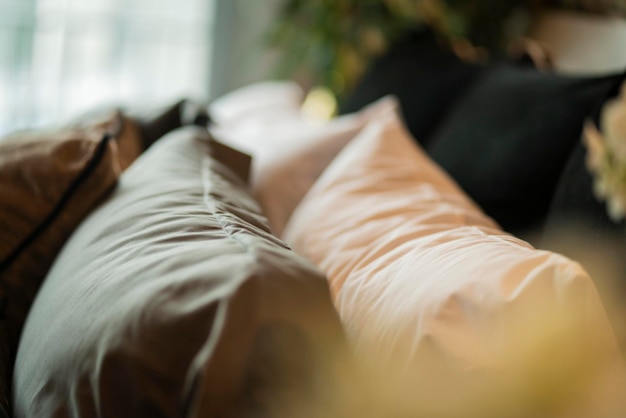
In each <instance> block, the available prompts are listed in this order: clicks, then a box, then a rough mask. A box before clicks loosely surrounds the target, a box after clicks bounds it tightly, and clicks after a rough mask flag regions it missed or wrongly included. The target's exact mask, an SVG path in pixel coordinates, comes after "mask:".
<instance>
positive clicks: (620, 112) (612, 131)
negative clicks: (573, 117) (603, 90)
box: [601, 95, 626, 164]
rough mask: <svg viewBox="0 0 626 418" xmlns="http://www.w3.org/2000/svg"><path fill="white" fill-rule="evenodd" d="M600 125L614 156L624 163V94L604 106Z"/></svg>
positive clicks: (625, 130)
mask: <svg viewBox="0 0 626 418" xmlns="http://www.w3.org/2000/svg"><path fill="white" fill-rule="evenodd" d="M601 127H602V132H604V135H605V137H606V140H607V143H608V146H609V147H610V148H611V150H612V152H613V155H614V156H615V158H616V159H617V160H618V161H619V162H620V163H622V164H624V163H626V96H624V95H623V96H622V97H619V98H617V99H615V100H613V101H611V102H610V103H608V104H607V105H606V106H605V107H604V109H603V110H602V123H601Z"/></svg>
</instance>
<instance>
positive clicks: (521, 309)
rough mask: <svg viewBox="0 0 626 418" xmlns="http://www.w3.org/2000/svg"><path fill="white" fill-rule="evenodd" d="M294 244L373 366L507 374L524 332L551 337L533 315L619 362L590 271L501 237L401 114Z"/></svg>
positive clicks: (319, 190)
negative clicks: (425, 365)
mask: <svg viewBox="0 0 626 418" xmlns="http://www.w3.org/2000/svg"><path fill="white" fill-rule="evenodd" d="M285 239H286V240H287V242H289V243H290V244H291V245H292V246H293V248H294V250H295V251H296V252H298V253H300V254H302V255H304V256H306V257H307V258H309V259H310V260H311V261H313V262H314V263H316V264H317V265H318V266H319V267H320V268H321V269H322V270H323V271H324V272H325V273H326V274H327V276H328V280H329V283H330V287H331V292H332V295H333V300H334V304H335V307H336V308H337V310H338V312H339V315H340V317H341V320H342V322H343V324H344V328H345V329H346V331H347V333H348V336H349V338H350V339H351V341H352V342H353V343H354V345H355V347H356V348H357V350H358V352H359V353H360V355H362V356H363V358H364V360H365V361H364V362H365V363H367V364H381V365H382V366H381V367H382V368H383V369H384V368H386V367H387V366H388V365H392V366H397V365H398V364H400V367H401V368H403V369H404V368H406V367H407V366H408V365H410V364H413V363H415V364H418V363H420V362H421V361H422V360H423V359H424V356H426V353H435V354H436V355H437V357H438V358H440V359H444V360H445V362H446V363H448V364H449V365H451V366H454V367H455V368H458V369H461V370H498V368H499V367H500V366H501V364H500V363H499V361H500V360H503V359H505V360H506V358H507V356H506V355H501V354H502V353H500V352H499V349H500V347H503V346H507V343H509V342H511V341H519V338H518V334H520V333H521V331H522V329H534V328H536V327H539V329H541V321H546V320H547V319H546V318H545V317H541V318H539V320H538V321H535V322H533V320H532V319H533V318H534V319H535V320H537V318H536V317H534V316H533V315H532V314H534V313H540V314H543V313H544V312H552V311H553V310H558V311H562V310H564V311H565V312H566V313H567V316H566V317H568V318H572V321H574V322H575V327H576V329H577V331H578V332H577V333H576V336H577V337H580V339H578V338H575V339H574V338H573V339H571V340H568V341H567V343H568V344H584V341H586V340H587V339H588V338H592V339H593V341H594V342H598V343H601V344H602V346H603V347H605V348H606V349H607V350H608V352H610V354H611V355H612V357H609V355H607V358H606V359H607V360H608V359H609V358H610V359H611V361H614V360H615V358H616V356H617V354H616V348H615V340H614V337H613V335H612V331H611V329H610V326H609V324H608V320H607V318H606V314H605V312H604V309H603V306H602V305H601V304H600V302H599V299H598V296H597V293H596V290H595V287H594V284H593V283H592V281H591V279H590V278H589V276H588V275H587V274H586V273H585V271H584V270H583V269H582V268H581V267H580V266H579V265H578V264H577V263H574V262H572V261H570V260H568V259H566V258H565V257H562V256H560V255H557V254H554V253H550V252H546V251H539V250H535V249H534V248H533V247H531V246H530V245H529V244H527V243H525V242H523V241H521V240H519V239H517V238H515V237H513V236H511V235H508V234H506V233H505V232H503V231H502V230H500V229H499V228H498V227H497V225H496V224H495V223H494V222H493V221H492V220H491V219H490V218H488V217H487V216H485V215H484V214H483V213H482V212H481V211H480V209H478V207H477V206H476V205H475V204H474V203H473V202H472V201H471V200H470V199H469V198H468V197H467V196H466V195H465V194H464V193H463V192H462V191H461V190H460V189H459V188H458V186H457V185H456V184H455V183H454V182H453V181H451V180H450V178H449V177H448V176H447V175H446V174H444V172H443V171H442V170H441V169H440V168H439V167H438V166H437V165H436V164H435V163H433V162H432V161H431V160H430V159H429V158H428V157H427V156H426V155H425V154H424V152H423V151H422V150H421V149H420V148H417V147H416V145H415V144H414V143H413V142H412V138H410V136H409V135H408V134H407V132H406V131H405V129H404V127H403V126H402V125H401V122H400V121H399V118H398V116H397V115H395V114H393V113H391V114H389V115H387V116H386V117H384V118H382V117H381V118H380V120H376V121H372V122H371V123H370V124H369V125H368V126H367V128H366V129H365V130H364V131H363V132H362V133H361V134H360V135H359V136H358V137H357V138H355V139H354V140H353V141H352V142H351V143H350V144H349V145H348V146H347V147H346V148H344V150H343V151H342V152H341V153H340V154H339V155H338V156H337V158H336V159H335V160H334V161H333V162H332V163H331V165H330V166H329V167H328V168H327V170H326V171H325V172H324V173H323V174H322V176H321V177H320V178H319V180H318V181H317V182H316V184H315V185H314V186H313V187H312V188H311V190H310V191H309V193H308V194H307V196H306V197H305V198H304V199H303V201H302V202H301V203H300V205H299V206H298V208H297V209H296V211H295V212H294V214H293V216H292V218H291V220H290V221H289V223H288V225H287V227H286V230H285ZM509 346H510V344H509ZM550 358H551V359H552V357H550ZM431 359H432V358H431V357H428V360H431ZM603 360H604V358H603ZM548 361H549V360H548ZM392 363H393V364H392ZM612 364H613V363H612ZM392 368H393V367H392Z"/></svg>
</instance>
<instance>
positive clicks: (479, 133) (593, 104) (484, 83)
mask: <svg viewBox="0 0 626 418" xmlns="http://www.w3.org/2000/svg"><path fill="white" fill-rule="evenodd" d="M621 77H622V75H621V74H620V75H608V76H600V77H587V76H566V75H562V74H556V73H546V72H540V71H537V70H535V69H534V68H530V67H527V66H525V67H522V66H519V65H511V64H507V63H499V64H497V65H493V66H492V67H491V68H490V69H489V70H488V71H485V72H484V74H483V75H482V76H481V77H480V79H479V80H477V81H476V82H475V83H474V84H473V85H472V86H471V88H470V89H468V91H467V92H466V94H465V95H464V97H463V98H461V99H460V100H458V101H457V102H456V104H455V106H454V107H453V108H452V109H451V111H450V112H449V114H448V115H447V117H446V119H445V120H444V121H443V122H442V124H441V125H440V126H439V127H438V129H437V130H436V132H435V133H434V134H433V137H432V138H431V139H430V143H431V146H430V147H429V148H428V151H429V153H430V154H431V156H432V157H433V159H434V160H435V161H437V162H438V163H439V164H440V165H441V166H442V167H443V168H444V169H445V170H447V171H448V173H449V174H450V175H451V176H452V177H453V178H454V179H455V180H456V181H457V182H458V183H459V184H460V185H461V187H462V188H463V189H464V190H465V191H466V192H467V193H468V194H469V195H470V196H471V197H472V198H473V199H475V200H476V202H477V203H478V204H479V205H480V206H481V207H482V208H483V209H484V210H485V212H487V214H489V215H490V216H492V217H493V218H494V219H495V220H496V221H497V222H498V223H500V224H501V225H502V227H503V228H504V229H506V230H508V231H509V232H512V233H515V234H518V235H522V236H524V237H525V238H527V239H528V238H529V237H531V235H529V233H530V232H536V231H538V230H540V229H541V227H542V226H543V223H544V222H545V217H546V215H547V212H548V209H549V206H550V201H551V199H552V195H553V193H554V191H555V188H556V184H557V182H558V179H559V175H560V173H561V171H562V170H563V168H564V167H565V165H566V163H567V160H568V158H569V156H570V154H571V153H572V150H573V149H574V147H575V146H576V144H577V143H578V142H579V140H580V133H581V130H582V127H583V123H584V120H585V119H586V118H587V117H588V116H589V115H590V114H592V113H593V111H594V109H595V108H597V106H598V105H599V104H600V103H601V102H603V101H604V99H605V97H606V96H607V94H609V92H610V91H611V90H612V89H613V88H614V86H615V84H616V83H618V82H619V80H621Z"/></svg>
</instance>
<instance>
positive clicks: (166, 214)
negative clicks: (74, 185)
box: [14, 128, 343, 418]
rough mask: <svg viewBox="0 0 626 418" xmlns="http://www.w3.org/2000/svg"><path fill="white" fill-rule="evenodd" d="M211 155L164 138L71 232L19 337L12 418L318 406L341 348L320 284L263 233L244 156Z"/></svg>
mask: <svg viewBox="0 0 626 418" xmlns="http://www.w3.org/2000/svg"><path fill="white" fill-rule="evenodd" d="M216 146H217V145H216V144H215V143H214V142H212V141H211V140H210V138H209V135H208V133H207V132H206V130H203V129H199V128H185V129H181V130H177V131H174V132H172V133H170V134H168V135H167V136H166V137H164V138H162V139H161V140H159V141H157V142H156V143H155V144H154V145H153V146H152V147H151V148H150V149H149V150H148V151H146V153H144V154H143V155H142V156H141V157H140V159H139V160H138V161H137V162H136V163H135V164H133V166H132V167H131V168H130V169H129V170H128V171H126V172H125V173H124V174H123V175H122V177H121V179H120V182H119V186H118V188H117V189H116V191H115V193H114V194H113V195H112V196H111V197H110V198H109V200H107V202H105V203H104V204H103V205H102V206H100V207H99V208H98V209H97V210H96V211H95V212H93V213H92V214H91V215H90V216H89V218H88V219H87V220H85V222H83V223H82V224H81V226H80V227H79V228H78V230H77V231H76V232H75V233H74V235H73V236H72V238H71V240H70V241H69V242H68V243H67V245H66V246H65V248H64V250H63V252H62V253H61V254H60V256H59V257H58V259H57V261H56V263H55V265H54V267H53V269H52V270H51V272H50V274H49V275H48V277H47V279H46V282H45V284H44V286H43V287H42V289H41V291H40V293H39V295H38V297H37V300H36V302H35V304H34V305H33V308H32V311H31V314H30V316H29V319H28V323H27V325H26V327H25V329H24V333H23V337H22V340H21V344H20V348H19V352H18V357H17V361H16V367H15V374H14V376H15V378H14V382H15V389H14V394H15V399H14V402H15V412H16V416H17V417H32V416H38V417H57V418H58V417H66V416H67V417H70V416H72V417H101V416H112V417H113V416H114V417H119V418H122V417H133V418H137V417H180V416H185V417H206V416H220V417H222V416H224V417H225V416H247V415H246V414H248V413H253V412H254V413H255V414H256V413H262V414H269V415H270V416H271V415H272V414H275V413H278V412H277V411H282V412H285V411H284V410H285V409H286V410H287V411H288V407H289V405H292V404H298V405H300V404H301V403H298V401H302V399H304V401H302V402H307V403H306V405H308V407H310V408H315V407H316V405H318V404H319V405H322V404H325V402H326V401H327V399H326V395H328V392H330V391H331V388H332V386H333V384H332V379H331V370H332V364H331V362H332V360H331V358H332V357H333V355H332V354H330V353H332V352H333V351H334V348H335V345H339V346H340V345H341V341H342V336H343V334H342V329H341V326H340V324H339V321H338V318H337V316H336V313H335V311H334V310H333V307H332V304H331V302H330V298H329V294H328V288H327V284H326V281H325V279H324V276H323V275H322V274H321V273H320V272H319V271H318V270H317V269H316V268H314V266H313V265H311V264H310V263H308V262H306V261H305V260H303V259H301V258H299V257H297V256H296V255H295V254H294V253H292V252H291V251H290V250H289V249H288V248H287V247H286V246H285V244H284V243H282V242H281V241H279V240H278V239H276V238H275V237H273V236H272V235H271V234H270V233H269V230H268V226H267V221H266V220H265V218H264V217H263V215H262V214H261V212H260V210H259V207H258V205H257V203H256V202H255V201H254V199H252V198H251V197H250V195H249V193H248V191H247V187H246V184H245V182H244V181H243V180H242V178H241V177H242V175H245V167H243V168H244V169H243V170H237V172H236V171H234V170H233V168H232V166H231V164H230V163H231V162H232V161H233V159H232V158H231V157H233V156H234V157H235V160H236V161H238V162H240V161H241V158H240V157H237V154H238V153H237V152H235V151H234V150H230V151H228V152H227V151H226V149H225V148H223V149H222V151H219V152H217V151H216V150H217V148H216ZM320 382H322V383H323V384H319V383H320ZM300 397H302V399H300ZM276 408H277V409H276ZM286 413H287V415H285V416H296V415H297V414H294V413H293V411H292V412H291V413H290V412H286Z"/></svg>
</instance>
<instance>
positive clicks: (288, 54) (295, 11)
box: [269, 0, 626, 96]
mask: <svg viewBox="0 0 626 418" xmlns="http://www.w3.org/2000/svg"><path fill="white" fill-rule="evenodd" d="M546 5H547V6H550V7H553V6H557V7H567V8H572V9H578V10H585V11H592V12H601V13H614V12H620V11H621V12H624V11H626V0H285V3H284V5H283V8H282V10H281V15H280V16H279V19H278V21H277V23H276V25H275V26H274V27H273V28H272V31H271V33H270V39H269V41H270V44H271V45H272V46H274V47H277V48H280V49H281V50H282V51H283V53H282V57H281V62H280V63H281V68H280V73H281V74H279V75H280V76H283V77H284V76H293V74H295V73H296V72H298V71H299V72H300V74H303V73H304V74H305V77H306V79H308V80H310V81H311V83H312V84H316V85H321V86H325V87H328V88H330V89H331V90H332V91H333V92H335V94H337V95H339V96H341V95H342V94H343V93H345V92H346V91H349V89H350V87H351V86H352V85H353V83H354V82H355V81H356V80H357V79H358V77H359V75H360V74H361V73H362V72H363V70H364V69H365V67H366V66H367V64H368V63H369V62H370V61H371V60H372V59H373V58H374V57H376V56H378V55H379V54H381V53H383V52H384V51H385V50H386V49H387V48H388V47H389V45H390V44H392V43H393V42H394V41H395V40H397V39H398V38H399V37H401V36H402V35H403V34H404V33H406V32H407V31H408V30H411V29H415V28H416V27H420V26H423V25H429V26H431V27H434V28H435V29H436V30H437V31H438V32H439V33H440V34H442V35H443V36H445V37H448V38H451V39H459V38H465V39H468V40H470V41H471V42H472V43H473V44H475V45H479V46H483V47H486V48H487V49H489V50H500V49H502V48H504V46H505V45H506V42H507V40H508V39H509V38H510V37H511V36H512V35H514V34H515V33H514V32H516V28H517V32H519V29H520V28H522V29H523V26H524V25H523V23H524V21H525V20H526V19H525V17H527V16H528V15H529V14H530V13H531V12H532V11H534V10H536V9H538V8H539V7H542V6H546ZM512 32H513V33H512Z"/></svg>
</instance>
